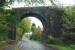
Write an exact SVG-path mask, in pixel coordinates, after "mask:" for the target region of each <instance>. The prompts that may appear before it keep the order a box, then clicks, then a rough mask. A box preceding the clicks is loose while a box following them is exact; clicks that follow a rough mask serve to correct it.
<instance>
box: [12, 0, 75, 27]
mask: <svg viewBox="0 0 75 50" xmlns="http://www.w3.org/2000/svg"><path fill="white" fill-rule="evenodd" d="M44 1H45V5H42V4H39V6H51V3H50V2H49V0H44ZM58 3H59V4H60V5H61V6H72V5H75V0H58ZM30 6H33V7H35V5H30ZM11 7H12V8H17V7H27V6H26V5H25V3H23V2H20V3H18V2H14V3H13V4H12V5H11ZM30 19H31V22H32V23H36V25H37V26H40V27H41V28H43V25H42V23H41V22H40V21H39V20H38V19H36V18H31V17H30Z"/></svg>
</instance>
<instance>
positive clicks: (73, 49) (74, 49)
mask: <svg viewBox="0 0 75 50" xmlns="http://www.w3.org/2000/svg"><path fill="white" fill-rule="evenodd" d="M49 46H50V47H52V48H56V49H58V50H75V45H70V46H64V45H57V44H52V45H49Z"/></svg>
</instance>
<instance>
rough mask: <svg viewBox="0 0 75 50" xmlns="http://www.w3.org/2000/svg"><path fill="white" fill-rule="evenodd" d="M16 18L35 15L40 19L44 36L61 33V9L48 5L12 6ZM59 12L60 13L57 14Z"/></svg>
mask: <svg viewBox="0 0 75 50" xmlns="http://www.w3.org/2000/svg"><path fill="white" fill-rule="evenodd" d="M13 11H15V12H16V16H17V18H18V20H22V19H23V18H24V17H25V16H35V17H36V18H38V19H39V20H41V22H42V24H43V26H44V37H45V38H46V37H47V36H48V35H53V36H58V35H59V34H61V23H62V22H61V15H62V13H63V12H62V11H61V10H58V9H53V8H49V7H27V8H14V9H13ZM59 13H60V14H59Z"/></svg>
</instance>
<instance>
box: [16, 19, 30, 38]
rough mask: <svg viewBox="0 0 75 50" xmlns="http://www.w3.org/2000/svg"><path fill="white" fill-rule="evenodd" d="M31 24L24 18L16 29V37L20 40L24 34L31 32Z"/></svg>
mask: <svg viewBox="0 0 75 50" xmlns="http://www.w3.org/2000/svg"><path fill="white" fill-rule="evenodd" d="M30 28H31V22H30V19H29V18H24V19H23V20H22V21H21V23H20V24H19V26H18V28H17V30H16V31H17V36H18V37H19V38H20V39H21V38H22V36H23V35H24V33H28V32H30V31H31V29H30Z"/></svg>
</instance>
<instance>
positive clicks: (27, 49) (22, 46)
mask: <svg viewBox="0 0 75 50" xmlns="http://www.w3.org/2000/svg"><path fill="white" fill-rule="evenodd" d="M15 47H18V48H19V50H55V49H53V48H49V47H47V46H45V45H43V44H41V43H39V42H35V41H31V40H23V41H19V42H17V44H15V45H12V46H10V47H7V48H5V49H4V50H15V49H14V48H15ZM16 50H17V49H16Z"/></svg>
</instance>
